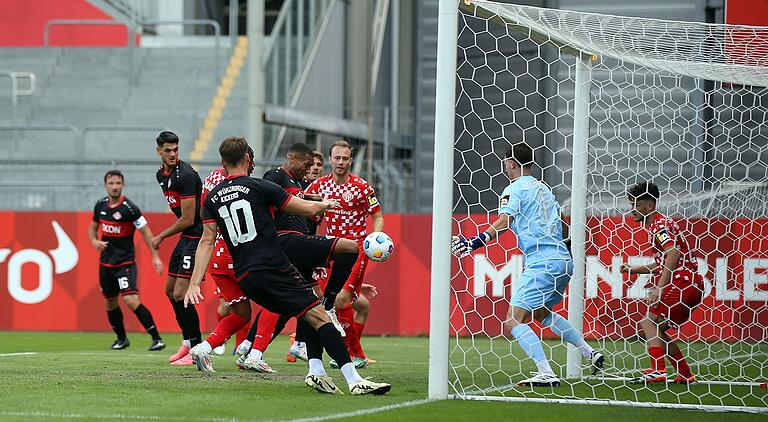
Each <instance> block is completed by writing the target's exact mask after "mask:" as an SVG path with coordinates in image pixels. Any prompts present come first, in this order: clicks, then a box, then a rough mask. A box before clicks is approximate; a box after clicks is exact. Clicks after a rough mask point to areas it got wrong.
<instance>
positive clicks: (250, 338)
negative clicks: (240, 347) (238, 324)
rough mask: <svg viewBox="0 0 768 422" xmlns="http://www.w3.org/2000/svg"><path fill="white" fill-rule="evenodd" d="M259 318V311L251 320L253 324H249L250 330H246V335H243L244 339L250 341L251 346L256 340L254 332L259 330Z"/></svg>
mask: <svg viewBox="0 0 768 422" xmlns="http://www.w3.org/2000/svg"><path fill="white" fill-rule="evenodd" d="M260 316H261V311H259V313H257V314H256V318H254V319H253V324H251V328H249V329H248V334H246V335H245V339H246V340H248V341H250V342H251V344H253V341H254V340H255V339H256V331H258V330H259V317H260Z"/></svg>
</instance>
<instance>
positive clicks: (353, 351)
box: [336, 306, 365, 359]
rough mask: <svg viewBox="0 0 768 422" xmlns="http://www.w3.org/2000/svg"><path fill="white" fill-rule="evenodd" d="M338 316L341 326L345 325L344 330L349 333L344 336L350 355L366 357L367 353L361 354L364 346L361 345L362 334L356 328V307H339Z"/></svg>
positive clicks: (352, 356)
mask: <svg viewBox="0 0 768 422" xmlns="http://www.w3.org/2000/svg"><path fill="white" fill-rule="evenodd" d="M336 316H337V317H338V319H339V323H341V326H342V327H344V331H345V332H346V333H347V336H346V337H344V345H345V346H347V350H348V351H349V357H351V358H353V359H354V358H355V357H364V356H365V355H362V356H361V355H360V353H362V348H361V347H360V335H359V334H358V333H357V329H356V328H355V311H354V309H352V307H351V306H348V307H346V308H344V309H337V310H336Z"/></svg>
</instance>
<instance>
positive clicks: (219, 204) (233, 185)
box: [202, 175, 291, 277]
mask: <svg viewBox="0 0 768 422" xmlns="http://www.w3.org/2000/svg"><path fill="white" fill-rule="evenodd" d="M290 198H291V196H290V195H288V194H287V193H286V192H285V191H284V190H283V189H281V188H280V186H278V185H276V184H275V183H272V182H270V181H268V180H263V179H256V178H252V177H248V176H244V175H239V176H235V177H231V178H227V179H224V180H223V181H222V182H221V183H219V184H218V185H217V186H216V187H215V188H213V190H211V191H210V192H209V193H208V195H207V196H206V198H205V203H204V204H203V209H202V215H203V221H204V222H206V223H208V222H213V221H215V222H216V224H217V225H218V228H219V232H220V233H221V236H222V238H224V242H225V243H226V244H227V249H228V250H229V253H230V254H231V255H232V260H233V263H234V267H235V275H236V276H238V277H240V276H241V275H243V274H245V273H247V272H249V271H257V270H282V269H286V268H289V267H290V262H289V261H288V258H287V257H286V256H285V254H284V253H283V251H282V249H280V246H279V244H278V241H277V229H276V228H275V221H274V219H273V217H272V211H271V208H272V207H274V208H276V209H278V210H282V209H283V208H284V207H285V205H286V204H287V203H288V200H289V199H290Z"/></svg>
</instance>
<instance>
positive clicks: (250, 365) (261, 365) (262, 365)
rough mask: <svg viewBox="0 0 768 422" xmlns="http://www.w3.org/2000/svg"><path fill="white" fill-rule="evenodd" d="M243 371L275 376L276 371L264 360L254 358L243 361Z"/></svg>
mask: <svg viewBox="0 0 768 422" xmlns="http://www.w3.org/2000/svg"><path fill="white" fill-rule="evenodd" d="M243 369H247V370H249V371H253V372H259V373H262V374H274V373H275V372H277V371H275V370H274V369H272V368H270V367H269V365H268V364H267V362H264V361H263V360H262V359H256V358H254V357H250V356H249V357H247V358H245V359H244V360H243Z"/></svg>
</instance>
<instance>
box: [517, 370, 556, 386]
mask: <svg viewBox="0 0 768 422" xmlns="http://www.w3.org/2000/svg"><path fill="white" fill-rule="evenodd" d="M559 385H560V379H558V378H557V376H555V374H545V373H543V372H534V373H533V376H532V377H530V378H528V379H524V380H522V381H520V382H518V383H517V386H518V387H558V386H559Z"/></svg>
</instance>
